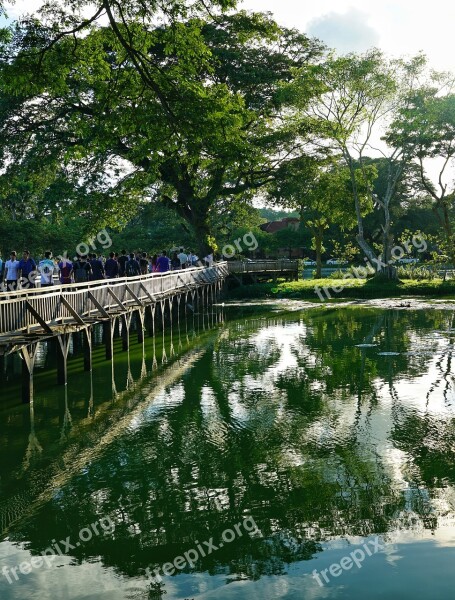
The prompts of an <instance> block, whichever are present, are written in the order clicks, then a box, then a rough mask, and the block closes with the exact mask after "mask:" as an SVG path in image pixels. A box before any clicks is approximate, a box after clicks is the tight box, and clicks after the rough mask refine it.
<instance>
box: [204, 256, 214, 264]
mask: <svg viewBox="0 0 455 600" xmlns="http://www.w3.org/2000/svg"><path fill="white" fill-rule="evenodd" d="M204 260H205V263H206V264H207V266H208V267H213V252H210V253H209V254H207V256H206V257H205V258H204Z"/></svg>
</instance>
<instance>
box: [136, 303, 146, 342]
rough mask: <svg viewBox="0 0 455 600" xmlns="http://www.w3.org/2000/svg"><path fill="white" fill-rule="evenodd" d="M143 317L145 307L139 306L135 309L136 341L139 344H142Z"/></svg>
mask: <svg viewBox="0 0 455 600" xmlns="http://www.w3.org/2000/svg"><path fill="white" fill-rule="evenodd" d="M144 319H145V309H144V308H139V309H138V310H137V311H136V327H137V341H138V343H139V344H142V342H143V341H144Z"/></svg>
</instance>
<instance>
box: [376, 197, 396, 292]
mask: <svg viewBox="0 0 455 600" xmlns="http://www.w3.org/2000/svg"><path fill="white" fill-rule="evenodd" d="M383 207H384V227H383V236H382V262H383V263H385V266H383V265H381V267H380V269H379V270H378V272H377V273H376V276H375V279H386V280H388V281H398V272H397V268H396V267H395V265H393V264H392V247H393V246H392V243H393V238H392V235H391V232H390V230H391V220H390V211H389V203H388V201H387V200H385V201H384V204H383Z"/></svg>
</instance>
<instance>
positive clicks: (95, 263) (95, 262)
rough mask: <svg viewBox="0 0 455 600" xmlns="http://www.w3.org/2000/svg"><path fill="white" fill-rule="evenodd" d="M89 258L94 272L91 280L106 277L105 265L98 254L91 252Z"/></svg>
mask: <svg viewBox="0 0 455 600" xmlns="http://www.w3.org/2000/svg"><path fill="white" fill-rule="evenodd" d="M89 258H90V259H91V260H89V263H90V266H91V267H92V274H91V276H90V280H91V281H97V280H99V279H104V266H103V263H102V262H101V261H100V259H99V258H96V254H90V256H89Z"/></svg>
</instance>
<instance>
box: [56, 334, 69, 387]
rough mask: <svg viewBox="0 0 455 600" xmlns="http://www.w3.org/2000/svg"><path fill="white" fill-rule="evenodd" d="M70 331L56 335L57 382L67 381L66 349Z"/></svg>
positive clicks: (63, 382)
mask: <svg viewBox="0 0 455 600" xmlns="http://www.w3.org/2000/svg"><path fill="white" fill-rule="evenodd" d="M70 340H71V333H62V334H60V335H58V336H57V383H58V384H59V385H66V384H67V383H68V350H69V345H70Z"/></svg>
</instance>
